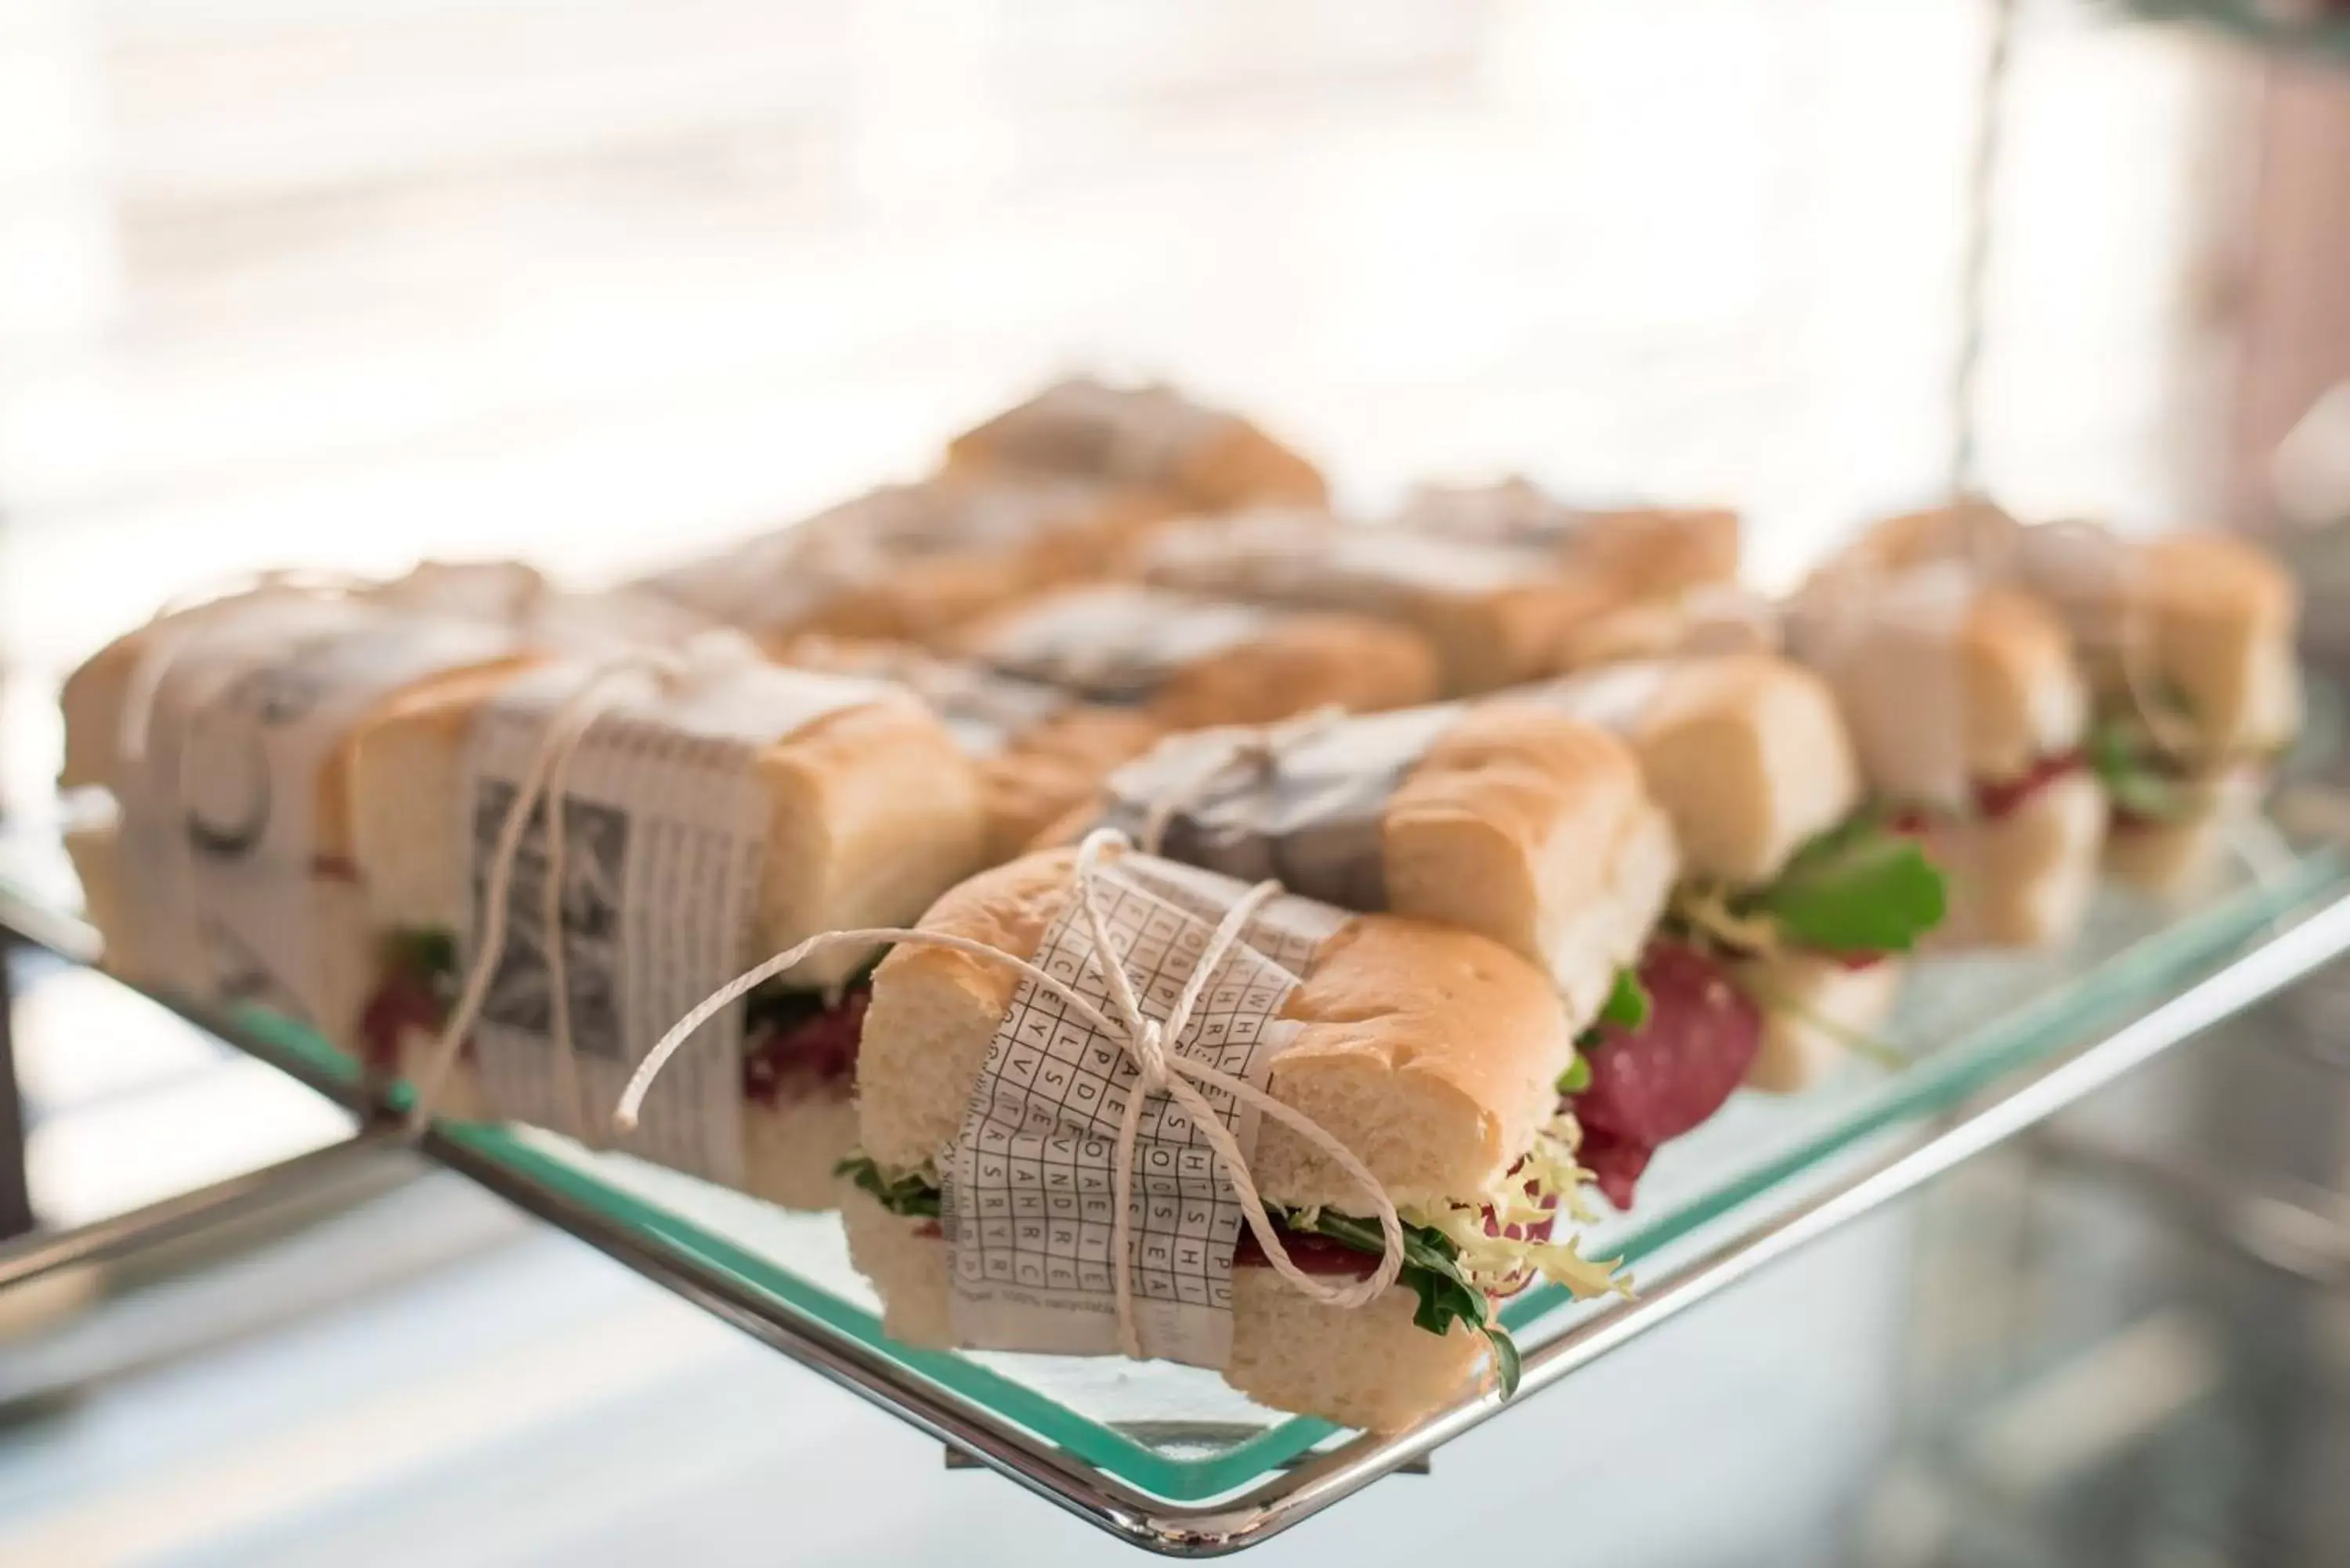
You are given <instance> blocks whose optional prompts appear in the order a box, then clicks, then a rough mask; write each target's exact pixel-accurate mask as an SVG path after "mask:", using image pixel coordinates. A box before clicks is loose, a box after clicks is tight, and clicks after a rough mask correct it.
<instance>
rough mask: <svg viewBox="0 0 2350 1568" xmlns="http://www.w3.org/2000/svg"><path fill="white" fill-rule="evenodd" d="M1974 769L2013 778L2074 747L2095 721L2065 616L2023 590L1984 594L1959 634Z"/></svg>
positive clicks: (1976, 772) (1982, 775) (1970, 765)
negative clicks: (2090, 715) (2060, 617)
mask: <svg viewBox="0 0 2350 1568" xmlns="http://www.w3.org/2000/svg"><path fill="white" fill-rule="evenodd" d="M1959 654H1960V659H1963V660H1964V661H1965V665H1964V675H1963V688H1962V689H1963V691H1964V693H1965V711H1964V713H1963V714H1962V715H1961V716H1960V722H1962V723H1963V724H1964V725H1965V726H1966V758H1967V770H1968V772H1969V773H1970V774H1971V775H1972V776H1974V777H1975V778H1978V779H1994V780H1996V779H2010V778H2013V777H2015V776H2017V775H2018V774H2022V773H2025V772H2027V771H2029V770H2030V769H2031V767H2032V765H2033V763H2036V762H2038V761H2039V760H2040V759H2041V758H2043V757H2046V756H2050V755H2053V754H2054V753H2058V752H2064V751H2069V750H2070V749H2071V748H2072V747H2073V746H2074V745H2075V744H2076V743H2078V742H2079V740H2080V738H2081V734H2082V732H2083V731H2084V730H2085V729H2086V727H2087V725H2088V716H2089V701H2088V689H2087V687H2086V685H2085V683H2084V681H2083V680H2082V676H2081V670H2080V666H2079V664H2078V663H2077V662H2076V661H2075V659H2074V652H2073V639H2072V638H2071V636H2070V635H2068V634H2067V633H2066V631H2065V629H2064V622H2063V621H2062V620H2061V619H2059V618H2057V617H2056V615H2055V614H2054V612H2052V611H2051V610H2050V609H2049V608H2048V607H2046V606H2045V605H2043V604H2042V603H2041V602H2040V601H2039V600H2037V599H2035V598H2033V597H2031V596H2029V595H2028V594H2025V593H2023V592H2022V591H2021V590H2019V589H2014V588H2004V587H1992V588H1985V589H1983V590H1982V591H1981V593H1979V594H1978V595H1976V597H1975V600H1974V603H1973V605H1972V606H1971V607H1970V609H1969V611H1968V614H1967V618H1966V623H1965V625H1964V627H1963V628H1961V630H1960V634H1959Z"/></svg>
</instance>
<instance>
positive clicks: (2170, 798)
mask: <svg viewBox="0 0 2350 1568" xmlns="http://www.w3.org/2000/svg"><path fill="white" fill-rule="evenodd" d="M1862 548H1863V549H1865V550H1866V551H1867V552H1868V558H1869V559H1870V560H1872V561H1876V562H1889V563H1893V564H1896V565H1898V566H1909V565H1914V564H1916V563H1918V562H1927V561H1950V560H1954V559H1958V560H1965V561H1968V562H1970V563H1971V564H1973V565H1974V566H1975V568H1976V569H1977V570H1979V571H1984V572H1989V573H1991V574H1994V575H1996V576H1998V578H1999V579H2000V580H2001V581H2002V582H2003V583H2005V584H2008V585H2010V586H2011V587H2013V588H2014V589H2016V590H2018V591H2021V592H2023V593H2026V594H2029V595H2030V596H2032V597H2033V599H2034V600H2036V601H2037V602H2038V603H2039V604H2041V605H2042V606H2043V607H2045V608H2046V610H2047V611H2049V612H2051V613H2053V614H2054V616H2056V617H2057V618H2060V619H2061V620H2062V621H2063V623H2064V627H2065V628H2066V630H2067V631H2068V632H2069V633H2070V635H2071V637H2072V639H2073V642H2074V646H2075V647H2076V648H2077V649H2078V650H2079V653H2080V658H2081V661H2082V664H2083V666H2084V669H2085V671H2086V675H2087V679H2088V682H2089V687H2090V692H2091V699H2092V706H2093V708H2094V712H2093V715H2092V721H2091V725H2090V730H2089V733H2088V736H2087V738H2086V742H2085V746H2084V753H2085V758H2086V761H2087V763H2088V766H2089V769H2090V770H2091V772H2092V773H2093V774H2095V777H2096V779H2097V780H2098V782H2099V783H2100V784H2103V786H2104V788H2105V792H2106V795H2107V797H2108V798H2109V799H2110V801H2111V803H2112V819H2113V820H2112V831H2111V832H2110V834H2109V835H2108V836H2107V837H2106V863H2107V864H2108V865H2109V866H2111V867H2113V868H2114V869H2115V870H2116V872H2117V873H2119V874H2120V875H2121V876H2123V877H2125V878H2126V879H2127V880H2129V881H2132V882H2135V883H2137V884H2138V885H2140V886H2142V887H2147V888H2156V889H2168V888H2183V887H2187V886H2189V885H2191V884H2192V883H2194V882H2195V881H2196V880H2197V879H2198V877H2199V876H2200V875H2201V873H2202V872H2203V871H2204V870H2205V869H2207V868H2208V867H2210V864H2211V863H2212V860H2213V857H2214V854H2215V851H2216V850H2217V849H2218V847H2219V846H2220V843H2221V842H2222V841H2223V840H2224V839H2225V838H2226V836H2228V834H2229V833H2230V831H2232V828H2233V825H2234V824H2235V823H2237V822H2238V821H2240V820H2241V819H2242V818H2244V817H2246V816H2248V815H2251V814H2252V813H2254V812H2255V811H2257V810H2258V807H2259V803H2260V799H2261V797H2262V794H2263V792H2264V790H2265V788H2266V784H2267V779H2268V774H2269V773H2270V771H2271V769H2272V766H2273V765H2274V763H2275V761H2276V758H2277V757H2278V755H2279V754H2280V753H2282V752H2283V751H2284V749H2285V748H2286V747H2287V746H2289V745H2290V744H2291V743H2292V741H2293V736H2294V735H2295V734H2296V733H2297V732H2298V731H2299V729H2300V726H2301V707H2302V703H2301V681H2300V673H2299V666H2298V663H2297V661H2296V659H2295V656H2294V639H2295V636H2296V632H2297V627H2298V622H2299V618H2300V596H2299V593H2298V591H2297V589H2296V588H2295V587H2294V584H2293V579H2292V577H2291V576H2290V575H2289V574H2288V573H2286V572H2285V570H2284V569H2283V568H2282V566H2280V565H2279V564H2278V563H2277V561H2276V560H2275V559H2274V558H2273V557H2272V556H2270V555H2268V554H2267V553H2266V552H2265V551H2263V550H2262V549H2260V548H2259V547H2258V546H2257V545H2252V544H2250V543H2248V542H2246V541H2244V540H2241V539H2239V538H2236V537H2234V536H2232V535H2225V534H2216V533H2184V534H2170V535H2158V536H2157V537H2154V538H2150V539H2145V540H2130V539H2125V538H2123V537H2121V536H2120V535H2116V534H2114V533H2112V532H2111V531H2109V530H2107V529H2105V528H2101V527H2098V526H2096V525H2095V524H2087V523H2049V524H2020V523H2018V522H2016V521H2015V520H2014V519H2013V518H2012V517H2010V516H2008V515H2007V514H2005V513H2003V512H2002V511H2000V510H1999V509H1998V508H1996V507H1993V506H1991V505H1989V504H1986V503H1982V502H1972V503H1961V504H1957V505H1954V506H1950V507H1946V508H1942V509H1939V510H1937V511H1931V512H1924V513H1918V514H1911V515H1908V516H1906V517H1898V518H1895V519H1892V520H1891V521H1889V522H1887V523H1885V524H1880V525H1879V526H1878V527H1877V529H1875V530H1873V531H1872V533H1871V534H1870V535H1869V536H1868V537H1867V538H1866V540H1864V542H1863V545H1862Z"/></svg>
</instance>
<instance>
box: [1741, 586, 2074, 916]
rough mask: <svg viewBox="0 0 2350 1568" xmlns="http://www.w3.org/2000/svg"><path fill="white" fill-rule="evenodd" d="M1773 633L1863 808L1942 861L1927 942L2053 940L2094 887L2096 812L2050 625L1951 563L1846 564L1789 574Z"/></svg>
mask: <svg viewBox="0 0 2350 1568" xmlns="http://www.w3.org/2000/svg"><path fill="white" fill-rule="evenodd" d="M1787 628H1788V640H1789V645H1790V647H1791V649H1793V651H1794V653H1795V655H1796V656H1797V657H1798V658H1800V659H1804V661H1805V662H1807V663H1809V664H1811V665H1812V666H1813V667H1814V668H1815V669H1817V670H1820V671H1821V672H1822V673H1823V674H1825V676H1826V677H1827V678H1828V680H1829V681H1830V682H1831V684H1833V685H1834V686H1835V691H1836V697H1837V701H1839V703H1840V704H1841V705H1842V707H1843V709H1844V713H1845V722H1846V725H1847V726H1848V727H1849V728H1850V729H1851V731H1852V735H1853V743H1854V746H1855V749H1856V752H1857V753H1858V755H1859V757H1860V762H1861V774H1862V777H1863V779H1864V781H1865V782H1866V784H1867V786H1868V788H1869V790H1870V792H1871V794H1873V795H1874V797H1875V798H1876V800H1877V804H1878V805H1879V807H1880V809H1883V810H1885V811H1887V813H1889V814H1890V815H1892V817H1893V819H1894V820H1895V821H1896V822H1897V823H1898V826H1901V827H1902V828H1903V829H1904V830H1905V831H1908V832H1910V833H1913V834H1916V835H1917V836H1919V837H1920V838H1922V840H1923V841H1924V842H1925V844H1926V846H1927V848H1928V851H1929V853H1930V854H1931V855H1932V856H1933V857H1935V859H1936V860H1937V861H1938V862H1939V864H1941V865H1942V866H1943V867H1945V868H1946V869H1947V870H1948V871H1949V873H1950V889H1951V900H1952V906H1953V907H1952V909H1951V919H1950V928H1949V930H1948V932H1947V933H1946V937H1945V940H1947V941H1949V942H1950V943H1952V944H1955V945H1981V946H1998V947H2033V946H2048V945H2054V944H2057V943H2061V942H2064V941H2066V940H2070V938H2071V937H2072V935H2073V933H2074V931H2075V930H2077V929H2079V927H2080V923H2081V919H2082V917H2083V916H2084V914H2085V912H2086V910H2087V908H2088V901H2089V896H2090V894H2091V893H2092V892H2093V891H2095V882H2096V868H2097V859H2098V854H2099V848H2100V846H2101V845H2102V843H2103V842H2104V838H2105V832H2106V809H2105V798H2104V793H2103V792H2102V791H2101V790H2100V789H2099V788H2098V784H2097V781H2096V779H2095V775H2094V774H2093V773H2092V771H2091V770H2090V767H2089V765H2088V757H2087V754H2086V752H2085V742H2086V741H2087V738H2088V722H2089V701H2088V689H2087V686H2086V684H2085V681H2084V680H2083V678H2082V673H2081V670H2080V666H2079V663H2078V661H2077V660H2076V659H2075V658H2074V646H2073V641H2072V639H2071V638H2070V637H2069V636H2068V635H2067V634H2066V632H2065V628H2064V623H2063V622H2062V621H2061V620H2059V619H2058V618H2056V617H2055V616H2054V615H2052V614H2051V613H2050V612H2049V610H2048V609H2047V607H2045V606H2044V605H2043V604H2042V603H2041V602H2040V601H2039V600H2037V599H2036V598H2034V597H2033V596H2031V595H2029V594H2026V593H2024V592H2022V591H2021V590H2019V589H2017V588H2014V587H2007V586H2004V585H2002V584H2000V583H1997V582H1991V581H1986V580H1985V578H1984V576H1983V575H1982V574H1981V573H1980V572H1979V571H1977V570H1976V569H1975V568H1974V567H1973V566H1971V565H1970V563H1967V562H1963V561H1959V560H1948V561H1939V562H1929V563H1927V564H1924V565H1920V566H1910V567H1906V568H1898V569H1894V570H1891V571H1881V570H1875V569H1866V568H1863V569H1857V570H1856V567H1855V565H1854V563H1853V562H1852V561H1850V560H1846V561H1841V562H1838V563H1834V564H1832V565H1831V566H1829V567H1827V568H1825V569H1824V570H1823V571H1822V572H1821V573H1820V574H1818V575H1817V576H1814V579H1813V581H1812V582H1811V583H1810V584H1809V585H1807V586H1806V587H1805V589H1804V592H1803V593H1802V594H1801V595H1799V596H1798V597H1797V598H1796V600H1795V601H1794V605H1793V607H1791V610H1790V612H1789V616H1788V621H1787Z"/></svg>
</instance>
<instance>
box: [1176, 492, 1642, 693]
mask: <svg viewBox="0 0 2350 1568" xmlns="http://www.w3.org/2000/svg"><path fill="white" fill-rule="evenodd" d="M1139 570H1140V573H1141V576H1143V578H1144V580H1145V581H1148V582H1152V583H1157V584H1159V585H1160V586H1162V587H1171V588H1180V589H1183V590H1185V591H1188V592H1192V593H1202V594H1211V595H1215V596H1217V597H1222V598H1231V599H1246V600H1251V601H1253V602H1258V603H1265V604H1277V605H1287V606H1292V607H1302V608H1315V609H1326V610H1343V611H1347V612H1351V613H1355V614H1359V615H1366V616H1371V617H1375V618H1378V619H1382V620H1388V621H1392V622H1395V623H1396V624H1398V625H1401V626H1408V627H1410V628H1412V629H1414V630H1415V631H1418V632H1419V633H1420V634H1421V635H1422V636H1423V637H1425V638H1427V639H1428V640H1429V642H1430V644H1431V645H1432V646H1433V647H1434V648H1435V649H1437V651H1438V653H1439V655H1440V657H1441V658H1442V659H1443V663H1444V684H1445V690H1446V691H1447V693H1448V694H1451V695H1455V696H1458V695H1464V694H1471V693H1475V692H1481V691H1492V690H1493V689H1494V688H1496V687H1501V686H1508V685H1513V684H1515V683H1517V682H1520V681H1524V680H1534V679H1536V678H1537V677H1540V676H1543V675H1547V674H1551V673H1554V672H1555V670H1556V669H1557V664H1556V649H1557V648H1558V646H1559V642H1560V639H1561V638H1562V637H1563V636H1564V635H1565V632H1566V630H1567V628H1571V627H1573V626H1575V625H1576V624H1577V623H1579V622H1582V621H1585V620H1587V619H1589V618H1592V617H1594V616H1596V615H1597V614H1599V613H1600V612H1602V611H1603V610H1606V609H1609V608H1612V607H1616V606H1617V605H1618V604H1620V603H1621V602H1622V600H1623V597H1624V593H1623V590H1622V588H1621V587H1618V586H1617V584H1616V583H1615V582H1614V581H1613V580H1611V579H1609V578H1607V577H1603V576H1596V575H1592V574H1576V573H1572V572H1569V571H1566V570H1565V569H1564V568H1562V567H1561V566H1560V565H1559V563H1558V561H1557V560H1556V559H1555V557H1554V556H1551V555H1550V554H1549V553H1548V552H1545V551H1542V550H1530V549H1524V548H1519V547H1513V546H1511V545H1488V544H1478V543H1474V542H1469V541H1462V540H1452V539H1441V538H1436V537H1432V536H1430V535H1425V534H1409V533H1404V532H1401V531H1399V530H1396V529H1390V528H1369V527H1359V526H1355V525H1352V524H1346V523H1342V522H1339V521H1338V520H1336V519H1335V518H1332V517H1330V516H1329V515H1327V514H1322V513H1314V512H1303V511H1270V510H1264V511H1256V512H1250V513H1243V514H1240V515H1237V516H1233V517H1230V518H1218V519H1211V520H1203V521H1199V522H1194V523H1190V524H1181V525H1177V526H1170V527H1168V528H1165V529H1162V530H1160V531H1159V533H1157V534H1155V535H1152V536H1151V537H1150V538H1149V540H1148V541H1146V542H1145V543H1144V544H1143V545H1142V546H1141V551H1140V556H1139Z"/></svg>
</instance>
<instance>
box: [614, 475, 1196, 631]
mask: <svg viewBox="0 0 2350 1568" xmlns="http://www.w3.org/2000/svg"><path fill="white" fill-rule="evenodd" d="M1170 507H1171V504H1170V502H1168V501H1166V500H1164V499H1162V498H1160V497H1158V496H1156V495H1153V494H1151V493H1148V492H1143V491H1139V490H1131V489H1127V490H1118V489H1111V488H1108V487H1106V486H1103V485H1099V484H1095V483H1087V482H1084V481H1081V480H1077V479H1072V478H1066V477H1061V476H1056V475H1053V474H1049V473H1047V474H1030V473H1017V472H1013V473H993V472H989V473H962V472H952V473H949V474H944V475H941V476H938V477H935V478H931V479H928V480H924V481H923V482H921V483H919V484H892V485H885V486H883V487H882V488H880V489H879V490H875V491H872V492H870V493H867V494H865V495H862V496H859V497H858V498H857V499H856V500H853V501H849V502H846V503H844V504H841V505H838V506H836V507H833V508H831V509H830V510H829V511H827V512H823V513H820V514H817V515H816V516H814V517H811V518H808V519H806V521H804V522H801V523H798V524H794V525H792V526H790V527H788V528H785V529H782V530H779V531H777V532H775V533H772V534H768V535H763V536H761V537H759V538H756V539H754V540H752V541H751V542H750V543H748V544H746V545H737V546H734V547H733V548H731V549H727V550H723V551H721V552H719V553H718V554H716V555H713V556H707V557H705V558H703V559H701V560H697V561H692V562H689V563H687V564H686V565H684V566H676V567H672V568H671V569H669V570H667V571H664V572H661V573H659V574H657V575H655V576H651V577H648V578H646V579H644V580H643V582H642V583H640V584H639V585H638V586H639V587H641V588H643V589H646V590H649V591H650V592H651V593H653V594H655V595H657V596H660V597H665V598H668V599H671V600H672V601H674V602H676V603H678V604H681V605H682V606H685V607H688V608H691V609H692V610H694V611H697V612H699V613H700V614H702V615H704V616H706V617H708V618H712V619H713V620H716V621H720V622H723V623H724V624H726V625H728V626H733V627H737V628H741V629H743V630H744V631H746V632H749V633H750V634H751V635H752V636H753V637H754V638H755V639H759V640H760V641H761V642H763V643H764V644H767V645H768V646H770V647H771V648H772V647H774V646H776V645H777V644H779V643H781V642H782V641H784V640H785V639H789V638H792V637H794V636H797V635H801V634H806V633H828V634H831V635H834V636H838V637H861V638H881V639H899V640H920V641H929V640H933V639H937V638H938V637H940V636H941V634H943V633H944V632H945V631H946V630H947V628H951V627H954V626H958V625H961V624H962V623H963V622H965V621H968V620H970V619H972V618H974V617H977V616H980V615H983V614H985V613H986V612H988V611H990V610H993V609H995V608H998V607H1002V606H1003V605H1007V604H1010V603H1013V602H1014V601H1015V600H1017V599H1019V598H1021V597H1024V596H1025V595H1028V594H1031V593H1034V592H1035V591H1037V590H1038V589H1040V588H1044V587H1050V586H1052V585H1054V584H1057V583H1063V582H1070V581H1076V580H1079V579H1083V578H1086V577H1090V576H1099V575H1100V574H1101V573H1102V572H1103V571H1105V570H1106V569H1107V568H1108V567H1109V566H1112V565H1113V564H1114V563H1115V562H1116V561H1117V560H1118V558H1120V557H1121V556H1123V555H1124V554H1125V553H1126V551H1127V550H1128V548H1129V545H1130V541H1131V540H1132V538H1133V537H1135V536H1136V535H1138V534H1139V532H1140V531H1141V530H1142V529H1144V528H1146V527H1147V526H1149V524H1152V523H1155V522H1156V521H1158V520H1159V519H1161V518H1163V517H1165V516H1167V515H1168V514H1169V512H1170Z"/></svg>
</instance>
